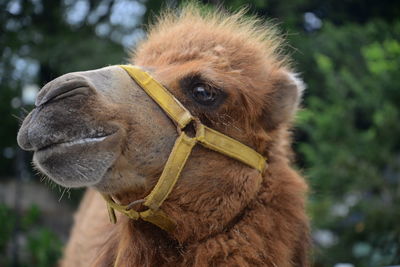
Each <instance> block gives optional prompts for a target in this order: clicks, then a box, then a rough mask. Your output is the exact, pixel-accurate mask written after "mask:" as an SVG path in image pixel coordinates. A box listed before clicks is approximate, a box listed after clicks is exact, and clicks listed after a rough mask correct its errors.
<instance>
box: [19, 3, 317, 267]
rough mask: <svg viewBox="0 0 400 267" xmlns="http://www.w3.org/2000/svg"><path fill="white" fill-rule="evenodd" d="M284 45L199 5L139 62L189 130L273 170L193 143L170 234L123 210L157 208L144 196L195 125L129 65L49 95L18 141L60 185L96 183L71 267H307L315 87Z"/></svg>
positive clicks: (166, 23)
mask: <svg viewBox="0 0 400 267" xmlns="http://www.w3.org/2000/svg"><path fill="white" fill-rule="evenodd" d="M283 45H284V43H283V40H282V37H281V35H280V34H279V32H278V31H277V30H276V29H275V27H274V26H272V25H269V24H265V23H262V22H260V20H259V19H257V18H253V17H248V16H244V12H237V13H234V14H226V13H224V12H221V11H206V12H204V11H202V10H201V9H200V8H198V7H196V6H194V5H189V6H187V7H185V8H183V9H182V10H181V12H179V14H176V13H174V12H171V11H170V12H165V13H164V14H163V15H162V16H161V17H160V18H159V19H158V21H157V23H155V24H154V25H152V26H151V27H150V29H149V32H148V35H147V38H146V39H145V40H143V41H142V42H141V43H139V45H138V46H137V48H136V50H135V51H134V52H133V53H132V56H131V59H130V60H129V62H128V63H129V64H132V65H135V66H136V67H132V68H137V69H139V70H138V71H139V72H140V73H142V74H143V73H146V75H150V76H149V77H152V79H153V80H152V81H154V82H156V83H158V84H159V85H160V86H159V88H165V90H167V91H168V92H169V94H170V95H171V96H170V97H171V99H174V100H173V101H177V102H178V103H180V104H177V105H181V106H182V107H183V108H184V109H186V110H187V111H188V112H190V115H191V116H192V117H193V118H194V119H193V121H191V122H190V123H192V122H197V123H198V125H203V126H204V127H206V128H205V129H212V130H210V131H215V132H217V134H220V135H221V136H224V137H223V140H227V138H229V140H231V141H229V142H236V143H238V146H239V147H241V148H243V149H245V148H246V149H249V150H250V152H249V153H253V154H252V155H257V156H259V155H261V157H262V158H263V159H264V160H265V164H264V163H263V164H264V165H263V167H260V168H258V169H257V168H256V167H254V166H252V165H251V164H245V163H244V162H243V161H241V160H238V158H240V157H243V158H247V157H248V153H244V152H243V151H242V150H240V151H241V152H240V153H237V155H236V158H235V157H231V156H229V155H228V156H227V155H226V153H225V154H224V153H219V152H218V151H215V149H214V150H213V149H210V148H209V147H206V146H204V145H201V144H199V143H196V144H195V145H193V147H192V148H191V152H190V155H189V156H188V157H187V160H186V164H185V165H184V166H183V165H182V166H183V167H182V168H181V169H180V175H179V173H178V176H179V177H178V176H177V177H178V178H177V181H176V184H174V186H173V187H171V191H170V192H169V193H168V194H167V197H166V198H165V200H163V202H162V204H160V205H159V207H158V210H157V212H162V214H163V216H164V215H165V216H166V218H167V219H166V220H168V222H172V224H173V227H171V228H169V227H163V226H162V225H161V226H160V225H158V224H157V222H156V221H151V220H150V221H149V220H146V219H143V218H144V217H143V218H142V217H140V218H138V219H137V218H136V219H132V217H128V216H126V214H124V212H125V211H124V210H125V208H126V205H128V204H129V206H130V207H129V209H131V210H133V212H134V213H135V214H139V213H140V212H142V211H143V210H145V209H146V207H145V206H144V204H143V201H141V200H142V199H144V198H146V196H148V195H149V194H150V192H152V190H153V189H154V187H155V185H156V184H157V182H158V181H159V179H161V178H160V175H162V173H163V170H164V168H165V165H166V164H167V161H168V159H169V156H170V154H172V153H171V150H172V149H173V148H174V144H175V142H176V140H177V138H178V136H180V134H181V135H182V134H183V133H185V135H187V136H189V137H188V138H193V136H194V135H196V136H197V132H196V131H197V128H195V127H194V126H193V125H189V124H187V125H186V126H185V128H184V127H181V129H179V127H178V126H179V123H178V124H177V123H176V122H175V121H174V120H172V119H171V116H168V114H166V111H165V109H163V108H162V107H161V106H160V105H159V103H157V102H156V101H155V100H154V99H152V98H151V97H150V95H149V94H148V93H147V92H146V91H145V90H144V88H145V87H146V85H141V84H140V83H138V82H137V80H135V79H133V77H132V75H131V74H130V73H129V72H128V71H127V69H129V68H131V67H130V66H127V65H125V66H108V67H105V68H101V69H96V70H90V71H82V72H73V73H68V74H65V75H63V76H61V77H59V78H57V79H55V80H53V81H51V82H50V83H48V84H47V85H45V86H44V87H43V89H42V90H41V91H40V92H39V94H38V97H37V100H36V107H35V108H34V109H33V110H32V112H31V113H30V114H29V115H28V116H27V117H26V118H25V120H24V122H23V124H22V126H21V129H20V131H19V133H18V143H19V145H20V146H21V148H23V149H25V150H30V151H34V156H33V162H34V165H35V166H36V168H37V169H38V170H39V171H40V172H42V173H44V174H45V175H46V176H48V177H49V178H50V179H52V180H53V181H55V182H56V183H58V184H60V185H62V186H65V187H68V188H74V187H88V189H87V192H86V193H85V196H84V198H83V200H82V202H81V204H80V207H79V210H78V211H77V213H76V215H75V223H74V226H73V229H72V231H71V236H70V239H69V242H68V244H67V246H66V248H65V251H64V257H63V259H62V260H61V266H271V267H272V266H273V267H286V266H287V267H289V266H308V265H309V260H308V251H309V243H310V242H309V221H308V217H307V215H306V212H305V199H306V194H307V184H306V182H305V181H304V179H303V178H302V177H301V176H300V174H299V173H298V172H297V171H296V170H294V168H293V167H292V166H291V164H292V158H293V155H292V152H291V149H290V142H291V137H290V136H291V134H290V129H291V126H292V121H293V117H294V116H295V113H296V111H297V110H298V108H299V104H300V100H301V96H302V93H303V89H304V84H303V83H302V81H301V80H300V78H299V77H298V75H297V74H296V73H295V72H294V70H293V67H292V66H291V64H290V60H289V58H288V56H287V55H285V54H284V53H283V52H282V47H283ZM99 56H101V55H99ZM125 68H126V69H125ZM143 75H144V74H143ZM146 77H147V76H146ZM160 90H161V89H160ZM162 90H164V89H162ZM174 105H175V104H174ZM174 107H175V106H174ZM167 108H168V106H167ZM203 126H202V127H203ZM196 127H197V126H196ZM177 128H178V129H177ZM221 140H222V139H221ZM232 140H235V141H232ZM217 145H219V144H217ZM102 196H107V197H108V200H107V201H105V198H103V197H102ZM110 203H111V204H112V203H114V204H115V205H117V206H118V205H119V206H118V207H124V208H123V209H121V210H120V211H122V212H119V211H118V208H117V206H115V209H113V208H112V207H111V208H110V205H111V204H110ZM160 203H161V202H160ZM114 204H112V205H114ZM107 207H108V210H107ZM127 209H128V208H127ZM141 214H143V213H141ZM160 214H161V213H160ZM109 215H110V216H111V217H113V216H112V215H115V216H116V218H115V219H116V223H115V224H113V223H111V222H110V220H109ZM163 220H164V219H163ZM163 220H162V221H163ZM163 222H165V221H163Z"/></svg>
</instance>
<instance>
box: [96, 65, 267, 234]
mask: <svg viewBox="0 0 400 267" xmlns="http://www.w3.org/2000/svg"><path fill="white" fill-rule="evenodd" d="M120 67H121V68H123V69H124V70H125V71H126V72H127V73H128V74H129V75H130V76H131V77H132V78H133V79H134V80H135V82H136V83H137V84H138V85H139V86H140V87H141V88H142V89H143V90H144V91H145V92H146V93H147V94H148V95H149V96H150V97H151V98H152V99H153V100H154V101H155V102H156V103H157V104H158V105H159V106H160V107H161V108H162V109H163V110H164V112H165V113H167V115H168V116H169V117H170V118H171V119H172V120H173V121H174V122H175V123H176V124H177V126H178V133H179V137H178V139H176V141H175V144H174V147H173V148H172V151H171V154H170V155H169V157H168V160H167V163H166V164H165V167H164V170H163V172H162V174H161V176H160V178H159V179H158V182H157V184H156V185H155V187H154V188H153V190H152V191H151V192H150V194H149V195H148V196H146V197H145V199H144V200H143V202H144V203H143V205H144V206H146V207H148V209H147V210H145V211H141V212H138V211H135V210H133V209H131V205H121V204H118V203H116V202H115V201H114V200H113V199H112V198H111V197H110V196H109V195H104V194H103V197H104V199H105V200H106V202H107V208H108V214H109V216H110V220H111V222H113V223H116V216H115V211H114V210H117V211H119V212H121V213H123V214H125V215H126V216H128V217H129V218H131V219H133V220H138V219H142V220H144V221H148V222H150V223H153V224H155V225H157V226H158V227H160V228H161V229H164V230H165V231H172V230H173V229H174V228H175V227H176V224H175V222H174V221H173V220H172V219H171V218H169V217H168V216H167V215H166V214H165V213H164V212H163V211H162V210H160V209H159V208H160V206H161V205H162V203H163V202H164V200H165V199H166V198H167V197H168V195H169V194H170V193H171V191H172V189H173V188H174V186H175V183H176V182H177V180H178V178H179V175H180V173H181V171H182V169H183V168H184V166H185V163H186V160H187V159H188V157H189V155H190V153H191V151H192V148H193V147H194V145H196V144H197V143H198V144H201V145H202V146H204V147H207V148H209V149H211V150H214V151H217V152H219V153H221V154H224V155H226V156H229V157H231V158H234V159H236V160H239V161H241V162H243V163H244V164H247V165H249V166H251V167H253V168H255V169H257V170H258V171H259V172H263V171H264V169H265V168H266V166H267V163H266V158H264V157H263V156H262V155H261V154H259V153H257V152H256V151H254V150H253V149H252V148H250V147H248V146H246V145H244V144H242V143H240V142H238V141H236V140H234V139H232V138H230V137H228V136H226V135H224V134H222V133H220V132H217V131H215V130H213V129H211V128H209V127H207V126H205V125H203V124H202V123H201V122H200V121H199V120H198V119H197V118H195V117H193V116H192V114H190V112H189V111H188V110H187V109H186V108H185V107H184V106H183V105H182V104H181V103H180V102H179V101H178V100H177V99H176V98H175V97H174V96H173V95H172V94H171V93H170V92H169V91H168V90H167V89H166V88H165V87H164V86H162V85H161V84H160V83H158V82H157V81H156V80H155V79H153V78H152V77H151V76H150V74H148V73H147V72H145V71H143V70H142V69H140V68H139V67H137V66H132V65H120ZM190 123H193V125H194V127H195V132H196V134H195V136H194V137H190V136H188V135H187V134H186V133H185V132H184V128H185V127H186V126H188V125H189V124H190ZM134 203H137V202H136V201H135V202H134Z"/></svg>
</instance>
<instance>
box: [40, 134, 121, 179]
mask: <svg viewBox="0 0 400 267" xmlns="http://www.w3.org/2000/svg"><path fill="white" fill-rule="evenodd" d="M118 144H119V134H118V132H117V133H113V134H111V135H107V136H100V137H83V138H80V139H74V140H72V141H66V142H62V143H57V144H52V145H49V146H47V147H45V148H43V149H39V150H37V151H35V152H34V156H33V163H34V165H35V166H36V167H37V168H38V169H39V170H40V171H41V172H42V173H44V174H45V175H46V176H48V177H49V178H50V179H51V180H53V181H54V182H56V183H57V184H59V185H61V186H64V187H86V186H96V185H97V184H98V183H99V182H101V181H102V182H103V183H104V180H106V179H107V177H108V176H110V175H111V174H110V173H111V170H110V169H111V168H112V166H113V164H114V162H115V160H116V159H117V158H118V156H119V154H120V151H119V149H118Z"/></svg>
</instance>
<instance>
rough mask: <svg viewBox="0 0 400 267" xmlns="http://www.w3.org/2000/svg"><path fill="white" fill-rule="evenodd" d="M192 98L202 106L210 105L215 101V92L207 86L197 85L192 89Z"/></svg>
mask: <svg viewBox="0 0 400 267" xmlns="http://www.w3.org/2000/svg"><path fill="white" fill-rule="evenodd" d="M192 96H193V98H194V100H196V101H197V102H198V103H200V104H202V105H212V104H213V103H214V102H215V100H216V99H217V92H216V90H215V89H214V88H213V87H211V86H209V85H206V84H202V83H198V84H195V85H194V86H193V88H192Z"/></svg>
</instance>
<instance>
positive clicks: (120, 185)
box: [18, 66, 177, 193]
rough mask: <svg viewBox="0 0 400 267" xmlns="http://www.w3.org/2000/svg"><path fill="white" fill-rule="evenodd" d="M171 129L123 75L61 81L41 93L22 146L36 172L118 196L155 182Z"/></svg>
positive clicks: (103, 73) (112, 70) (110, 71)
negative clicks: (32, 153) (150, 178)
mask: <svg viewBox="0 0 400 267" xmlns="http://www.w3.org/2000/svg"><path fill="white" fill-rule="evenodd" d="M176 137H177V134H176V130H175V127H174V125H173V124H172V123H171V121H170V120H169V119H168V118H167V117H166V115H165V114H164V113H163V112H162V111H161V109H160V108H159V107H158V106H157V104H155V103H154V102H153V101H152V100H151V99H150V98H149V97H148V95H147V94H146V93H145V92H144V91H143V90H142V89H141V88H140V87H139V86H137V85H136V83H134V82H133V80H132V79H131V77H130V76H129V75H128V74H127V73H126V72H125V71H124V70H123V69H121V68H120V67H117V66H112V67H107V68H102V69H98V70H92V71H85V72H75V73H69V74H66V75H63V76H61V77H59V78H57V79H55V80H53V81H51V82H50V83H48V84H47V85H45V86H44V87H43V89H42V90H41V91H40V93H39V95H38V97H37V100H36V108H35V109H34V110H33V111H32V112H31V113H30V114H29V115H28V116H27V117H26V119H25V120H24V122H23V124H22V126H21V129H20V131H19V133H18V143H19V145H20V146H21V147H22V148H23V149H25V150H31V151H34V157H33V162H34V164H35V166H36V167H37V168H38V169H39V170H40V171H41V172H42V173H44V174H45V175H47V176H48V177H50V178H51V179H52V180H54V181H55V182H56V183H58V184H60V185H63V186H66V187H83V186H95V187H96V188H97V189H98V190H100V191H103V192H107V193H113V192H121V191H123V190H124V189H127V188H129V189H136V190H138V189H140V188H143V187H145V185H146V182H147V181H146V177H151V176H154V175H157V174H158V173H159V171H160V170H161V169H162V166H163V164H164V163H165V161H166V159H167V157H168V154H169V151H170V149H171V148H172V146H173V143H174V140H175V139H176Z"/></svg>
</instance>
